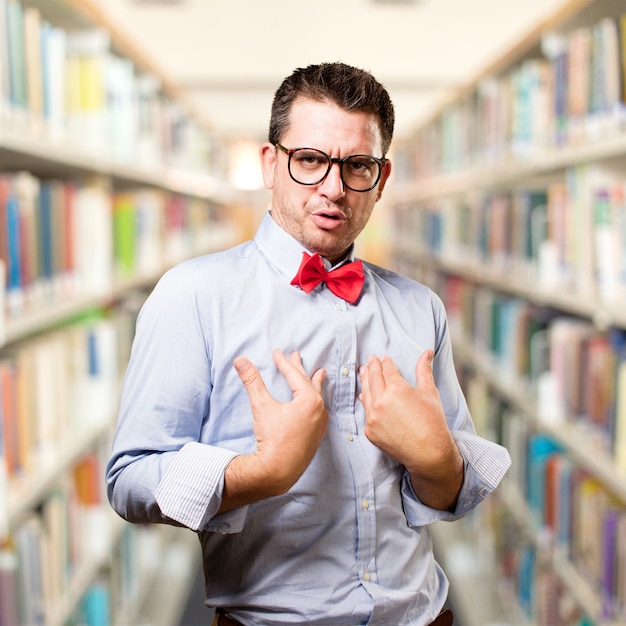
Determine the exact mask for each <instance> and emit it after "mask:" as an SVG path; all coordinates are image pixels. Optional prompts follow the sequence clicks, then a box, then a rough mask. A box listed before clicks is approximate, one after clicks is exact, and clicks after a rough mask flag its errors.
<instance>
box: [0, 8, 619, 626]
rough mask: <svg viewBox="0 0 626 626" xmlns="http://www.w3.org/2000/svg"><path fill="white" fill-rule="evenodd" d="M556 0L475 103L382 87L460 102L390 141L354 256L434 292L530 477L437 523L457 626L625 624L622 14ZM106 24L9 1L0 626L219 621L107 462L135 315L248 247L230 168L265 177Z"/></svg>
mask: <svg viewBox="0 0 626 626" xmlns="http://www.w3.org/2000/svg"><path fill="white" fill-rule="evenodd" d="M154 1H155V2H156V0H154ZM359 1H360V0H359ZM450 1H451V0H450ZM356 2H357V0H354V7H356ZM463 2H464V3H467V4H469V0H463ZM108 4H110V6H111V7H113V6H114V5H115V6H116V7H117V10H118V11H119V12H120V15H124V10H130V7H131V5H132V6H133V8H134V10H139V8H138V5H143V4H146V5H147V4H149V2H148V0H142V1H141V2H140V1H139V0H137V1H136V2H130V0H129V2H127V3H124V2H122V1H121V0H119V1H116V2H110V3H108ZM158 4H160V5H161V6H160V7H159V9H158V11H163V12H166V11H179V10H183V9H184V6H183V5H184V4H185V3H184V2H182V0H181V1H180V2H178V1H175V0H170V1H167V0H161V1H160V2H159V3H158ZM179 4H180V6H177V5H179ZM190 4H193V3H190ZM287 4H288V3H285V5H287ZM375 4H377V5H378V6H377V8H376V9H375V10H379V11H381V13H380V14H379V15H378V17H380V22H381V23H382V22H384V19H383V13H382V11H383V9H382V7H381V6H380V5H382V4H392V3H391V2H390V1H389V0H388V1H387V2H383V0H379V1H378V2H376V3H375ZM396 4H397V3H396ZM401 4H405V5H408V4H409V2H408V0H405V2H403V3H401ZM419 4H420V5H423V6H422V8H423V10H424V11H425V14H424V19H426V17H427V14H428V12H429V11H431V10H435V9H434V7H433V6H432V5H434V4H435V3H434V0H432V2H428V1H424V2H420V3H419ZM473 4H474V5H475V8H476V11H475V12H477V13H480V11H479V10H478V9H481V8H482V9H485V7H487V8H488V9H489V10H490V11H491V12H493V13H495V12H496V10H497V9H498V7H499V10H501V8H502V7H501V3H497V2H496V3H494V2H491V0H474V3H473ZM523 4H528V5H529V6H530V5H531V4H532V5H533V6H534V5H535V4H537V5H540V4H541V2H538V3H535V2H530V0H529V1H528V2H527V3H517V5H518V6H517V10H519V7H520V6H521V5H523ZM544 4H546V5H547V4H550V5H551V6H554V7H557V6H558V10H557V9H555V10H554V11H552V12H551V13H550V14H549V15H547V16H544V18H543V19H541V20H535V21H533V22H532V24H531V23H530V22H529V24H528V27H527V28H526V29H525V30H524V32H519V33H518V35H517V36H516V37H514V38H512V39H511V41H510V42H508V45H507V46H506V47H505V48H504V49H501V48H498V53H497V55H495V56H494V54H495V53H493V51H492V55H491V56H492V58H491V59H490V61H491V62H490V63H489V64H488V65H487V66H486V67H487V69H484V70H482V71H478V70H477V71H476V72H474V74H472V76H471V77H467V80H465V81H464V82H463V84H462V85H460V84H459V83H458V82H455V81H452V82H453V85H452V86H451V87H450V86H449V82H450V81H451V80H452V79H451V78H450V75H447V74H442V75H441V76H425V77H424V76H422V78H421V79H420V80H419V81H408V82H407V81H404V80H402V79H400V78H397V80H395V82H394V80H393V79H392V80H391V82H392V84H394V87H395V88H398V85H400V91H401V92H403V94H404V95H405V96H407V98H408V95H409V94H408V92H409V91H410V92H411V94H410V95H411V96H415V95H416V93H415V92H422V91H424V92H425V91H428V90H429V89H434V87H433V85H434V86H435V87H437V89H439V88H440V87H441V85H444V87H445V86H446V85H447V86H448V87H450V88H446V89H443V91H444V92H445V97H438V98H437V99H436V105H435V106H433V107H431V109H429V112H428V114H424V111H423V110H420V115H419V116H417V117H419V123H416V124H415V126H414V127H412V128H411V129H410V130H403V132H402V133H401V134H399V136H398V137H397V139H394V143H393V145H392V153H391V155H390V157H391V160H392V162H393V180H392V181H391V183H390V185H389V186H388V187H387V188H386V189H385V196H384V202H385V204H384V206H382V201H381V209H377V211H376V212H375V213H376V216H375V218H374V221H373V222H372V225H371V227H368V229H367V230H366V231H365V232H364V233H363V237H362V239H361V240H360V241H358V242H357V246H358V247H357V252H358V253H359V255H360V256H363V257H364V258H366V259H367V260H370V261H372V262H374V263H380V264H382V265H386V264H391V265H392V266H393V269H395V270H397V271H399V272H401V273H403V274H405V275H408V276H410V277H412V278H415V279H416V280H418V281H420V282H422V283H424V284H426V285H428V286H429V287H430V288H431V289H432V290H433V291H434V292H436V293H437V294H438V295H439V296H440V297H441V299H442V300H443V302H444V304H445V307H446V311H447V314H448V319H447V323H448V327H449V331H450V334H451V337H452V341H453V350H454V359H455V366H456V369H457V373H458V377H459V380H460V382H461V385H462V388H463V392H464V394H465V396H466V398H467V400H468V404H469V407H470V410H471V413H472V416H473V418H474V421H475V423H476V427H477V430H478V431H479V433H480V434H481V435H483V436H484V437H485V438H487V439H490V440H492V441H495V442H498V443H500V444H502V445H503V446H505V447H506V448H507V449H508V450H509V451H510V454H511V457H512V459H513V465H512V467H511V469H510V471H509V472H508V474H507V475H506V476H505V479H504V481H503V482H502V484H501V485H500V487H499V488H498V489H497V490H496V491H495V492H494V494H493V495H492V496H491V497H489V498H488V499H487V500H486V501H485V502H484V503H483V504H481V506H480V507H478V508H477V509H476V510H475V511H472V512H471V513H470V514H468V515H467V516H466V517H465V518H463V519H462V520H459V521H457V522H454V523H444V522H439V523H436V524H433V525H432V528H431V530H432V537H433V543H434V548H435V553H436V555H437V559H438V561H439V562H440V563H441V564H442V566H443V568H444V571H445V573H446V575H447V576H448V578H449V580H450V597H449V603H450V605H451V606H452V608H453V609H454V611H455V614H456V620H455V626H623V625H624V624H626V307H625V306H624V303H625V302H626V0H560V1H559V0H553V1H552V2H550V3H548V2H547V1H546V2H545V3H544ZM125 5H127V6H126V9H124V6H125ZM166 5H169V6H166ZM347 5H350V6H352V4H350V3H348V2H347V0H346V2H345V3H344V4H342V9H345V8H346V6H347ZM106 6H107V2H98V1H97V0H0V626H177V625H179V626H204V625H205V624H210V623H211V619H212V612H211V611H210V610H208V609H206V608H204V607H203V596H204V593H203V580H202V576H201V573H200V572H201V563H200V548H199V545H198V539H197V536H196V535H195V534H194V533H192V532H190V531H188V530H184V529H181V528H176V527H170V526H166V525H150V526H147V525H146V526H144V525H139V524H134V525H133V524H127V523H125V522H123V521H122V520H121V519H120V518H119V517H117V516H116V515H115V514H114V513H113V512H112V510H111V508H110V506H109V504H108V501H107V498H106V494H105V492H104V490H105V485H104V467H105V463H106V460H107V458H108V455H109V452H110V447H111V441H112V436H113V432H114V429H115V425H116V421H117V411H118V402H119V393H120V386H121V381H122V378H123V376H124V373H125V369H126V365H127V363H128V359H129V356H130V349H131V343H132V340H133V336H134V328H135V322H136V319H137V315H138V313H139V310H140V308H141V306H142V305H143V303H144V301H145V299H146V297H147V296H148V294H149V293H150V292H151V290H152V289H153V287H154V285H155V284H156V282H157V280H158V279H159V278H160V277H161V276H162V275H163V274H164V273H165V272H166V271H167V270H168V269H169V268H171V267H172V266H173V265H175V264H177V263H179V262H181V261H184V260H186V259H189V258H191V257H195V256H199V255H202V254H205V253H209V252H213V251H218V250H222V249H224V248H227V247H230V246H232V245H234V244H236V243H239V242H241V241H244V240H246V239H249V238H250V237H251V235H252V234H253V233H254V231H255V230H256V226H257V224H258V221H259V218H260V216H261V215H262V213H263V212H264V211H265V210H266V206H267V198H268V197H267V195H265V190H261V191H259V190H258V189H252V187H254V185H252V184H250V185H249V186H248V187H246V185H245V184H244V185H243V186H238V184H239V183H240V182H241V180H239V183H238V182H237V180H238V179H237V177H236V176H234V172H233V170H234V163H235V161H237V165H238V166H241V167H239V168H238V169H237V172H236V173H237V174H241V173H242V172H243V173H244V174H246V173H248V175H249V179H246V181H245V182H246V184H247V183H250V180H251V179H252V178H255V176H256V178H255V184H256V183H258V171H257V170H258V165H256V159H257V158H258V155H257V150H258V143H259V142H260V141H263V140H264V138H265V137H264V136H263V137H262V138H261V139H259V138H258V137H254V141H252V140H251V139H250V136H249V135H247V134H245V133H243V131H242V132H241V133H239V134H232V129H231V130H230V131H229V133H226V132H225V131H224V129H215V128H214V127H212V126H211V124H209V123H207V120H206V119H205V118H204V117H203V116H202V114H201V113H200V111H199V109H198V107H197V106H196V104H197V101H194V102H192V101H191V100H190V99H189V97H188V95H189V92H190V91H193V90H194V89H195V90H201V89H203V81H202V80H200V79H197V80H196V79H195V78H194V77H191V78H190V77H189V76H186V77H184V78H185V80H186V84H187V89H186V90H185V89H181V88H180V85H179V84H177V82H176V81H175V80H172V78H171V76H170V71H171V70H172V67H160V66H159V64H158V63H155V62H154V59H153V58H151V57H150V55H149V54H147V53H146V52H145V50H146V49H147V48H144V47H141V46H140V45H139V43H138V42H139V40H140V39H141V38H140V37H137V42H135V40H134V39H135V38H134V37H133V36H132V28H131V29H130V31H131V33H130V34H129V32H128V29H127V28H121V27H120V22H119V21H116V20H115V19H113V18H114V16H115V15H116V12H115V11H113V9H111V11H110V12H109V10H108V9H106V8H105V7H106ZM359 6H361V5H359ZM292 8H293V7H292ZM361 8H363V7H361ZM386 9H390V7H386V8H385V11H386ZM405 9H406V7H405ZM391 10H398V11H401V10H403V9H401V8H400V7H399V6H395V7H394V9H391ZM320 12H321V13H323V11H322V10H321V9H320ZM356 13H358V11H356V12H355V15H356ZM487 13H489V11H485V15H483V16H482V18H481V19H483V20H486V21H488V18H489V16H488V15H487ZM459 14H461V13H460V9H459ZM159 15H160V16H161V19H162V18H163V16H164V15H166V16H167V15H168V14H167V13H160V14H159ZM368 15H371V13H368ZM384 15H385V16H387V15H388V14H387V13H386V12H385V13H384ZM398 15H400V13H398ZM169 17H170V18H172V19H173V14H169ZM217 17H218V16H217V13H216V23H217ZM275 17H276V16H274V18H275ZM385 19H387V18H385ZM396 21H397V17H396ZM311 23H312V24H316V23H317V22H315V20H313V19H311ZM376 23H378V22H376ZM372 24H373V22H372V23H370V24H368V25H367V28H365V27H363V28H362V29H361V30H360V31H359V32H361V33H362V32H371V30H372ZM447 27H450V24H447ZM225 30H226V29H225ZM356 30H359V29H356ZM466 30H467V31H470V30H471V28H467V29H466ZM493 30H494V29H492V31H493ZM242 31H245V29H243V26H242ZM246 32H247V31H246ZM228 33H229V35H232V36H233V38H234V39H235V40H236V37H235V36H234V35H233V29H232V28H231V25H229V29H228ZM248 34H250V33H248ZM202 35H203V36H204V37H207V38H209V37H211V35H212V32H211V30H210V28H209V26H208V25H207V26H206V30H205V31H203V33H202ZM466 35H467V37H468V39H469V38H470V35H471V33H470V32H467V33H466ZM459 37H460V36H459ZM494 37H495V32H494ZM305 40H306V37H303V39H302V41H305ZM289 41H291V40H289ZM316 41H317V40H316ZM370 43H371V42H370ZM433 45H434V44H433ZM290 46H292V47H297V46H293V44H291V43H290V44H289V45H287V43H286V42H285V41H282V40H281V41H280V42H276V49H277V50H278V49H279V48H280V49H283V51H284V50H288V49H289V47H290ZM306 47H307V48H311V47H314V46H306ZM318 47H319V46H318ZM370 47H372V46H370ZM377 54H378V56H381V55H382V56H384V50H383V52H382V53H381V52H380V50H377ZM431 56H436V55H431ZM195 60H196V61H197V59H195ZM202 61H203V63H215V61H214V60H212V59H210V58H207V59H202ZM274 61H275V62H274V63H273V65H277V66H278V65H280V63H278V61H276V60H274ZM408 61H409V62H410V63H415V64H418V63H423V62H424V61H423V59H417V60H416V59H414V58H412V57H411V58H409V59H408ZM431 63H433V64H434V59H432V60H431V59H428V61H427V64H428V65H429V66H430V64H431ZM481 67H485V66H484V65H482V66H481ZM291 69H292V68H291V67H289V68H288V69H287V70H285V73H286V72H288V71H290V70H291ZM374 73H376V72H374ZM231 79H233V77H231V76H217V77H214V78H213V81H212V82H210V84H209V87H212V88H215V89H217V87H218V86H219V85H222V86H224V85H227V84H230V82H229V81H230V80H231ZM185 80H183V81H182V82H185ZM233 80H234V79H233ZM255 80H256V79H255ZM268 81H269V79H268ZM252 82H253V83H254V84H251V85H244V86H242V85H239V86H238V87H237V89H238V91H239V92H240V93H239V95H240V96H243V98H244V99H247V100H248V103H250V104H252V103H256V101H257V100H256V96H258V95H259V94H260V93H261V92H262V91H263V90H264V89H265V88H266V85H265V81H264V79H263V77H262V76H261V75H259V77H258V80H257V82H254V81H252ZM189 85H191V87H190V86H189ZM274 87H275V85H274ZM237 89H236V90H235V91H237ZM252 92H254V93H252ZM405 92H406V93H405ZM437 93H438V95H439V96H442V92H441V91H438V92H437ZM418 95H419V94H418ZM400 99H402V98H400ZM218 104H219V103H218ZM264 106H265V107H269V102H265V103H264ZM221 108H222V109H224V108H228V107H224V106H223V105H222V107H221ZM232 108H233V109H236V108H237V107H236V106H235V104H234V103H233V105H232ZM251 117H252V116H251ZM417 117H416V119H417ZM242 124H243V117H242ZM257 140H258V141H257ZM251 146H252V147H251ZM251 154H252V158H253V159H254V160H255V167H256V169H255V170H254V172H253V174H255V176H252V175H250V174H249V172H250V158H251ZM367 573H368V574H369V572H367ZM388 626H395V625H391V624H390V625H388Z"/></svg>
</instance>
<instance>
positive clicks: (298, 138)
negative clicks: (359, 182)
mask: <svg viewBox="0 0 626 626" xmlns="http://www.w3.org/2000/svg"><path fill="white" fill-rule="evenodd" d="M281 144H282V145H283V146H285V147H286V148H289V149H291V148H317V149H318V150H322V151H323V152H325V153H326V154H328V155H329V156H330V157H337V158H345V157H347V156H350V155H352V154H367V155H371V156H375V157H381V156H382V149H381V137H380V130H379V126H378V121H377V117H376V116H375V115H373V114H370V113H362V112H348V111H345V110H343V109H342V108H340V107H338V106H336V105H335V104H331V103H329V102H317V101H314V100H309V99H305V98H299V99H297V100H296V101H295V102H294V103H293V106H292V108H291V117H290V124H289V127H288V129H287V132H286V133H285V134H284V135H283V137H282V138H281ZM261 162H262V166H263V177H264V180H265V186H266V187H267V188H268V189H271V190H272V217H273V218H274V220H275V221H276V222H277V223H278V224H279V225H280V226H281V227H282V228H283V229H284V230H285V231H287V232H288V233H289V234H290V235H291V236H292V237H294V238H295V239H297V240H298V241H299V242H300V243H301V244H302V245H304V246H305V247H306V248H308V249H309V250H311V251H313V252H318V253H319V254H320V255H321V256H323V257H325V258H327V259H329V260H330V261H331V262H334V261H337V260H339V259H341V258H342V257H343V255H344V254H345V252H346V251H347V250H348V248H349V247H350V246H351V245H352V243H353V242H354V240H355V239H356V237H357V236H358V235H359V233H360V232H361V231H362V230H363V228H364V227H365V225H366V224H367V221H368V220H369V218H370V215H371V214H372V210H373V209H374V204H375V203H376V202H377V201H378V200H379V199H380V196H381V193H382V190H383V187H384V186H385V183H386V181H387V178H388V177H389V173H390V171H391V165H390V164H389V163H387V165H385V166H384V167H383V170H382V173H381V177H380V181H379V183H378V185H376V187H374V189H372V190H371V191H367V192H358V191H352V190H351V189H348V188H347V187H346V186H345V185H344V184H343V182H342V180H341V175H340V171H339V165H338V164H336V163H334V164H333V165H332V167H331V169H330V172H329V174H328V176H327V177H326V178H325V179H324V180H323V181H322V182H321V183H318V184H317V185H310V186H307V185H300V184H298V183H297V182H295V181H294V180H292V179H291V177H290V176H289V170H288V167H287V162H288V156H287V154H285V153H284V152H282V151H281V150H277V149H276V148H275V147H274V146H272V144H270V143H265V144H263V146H262V147H261Z"/></svg>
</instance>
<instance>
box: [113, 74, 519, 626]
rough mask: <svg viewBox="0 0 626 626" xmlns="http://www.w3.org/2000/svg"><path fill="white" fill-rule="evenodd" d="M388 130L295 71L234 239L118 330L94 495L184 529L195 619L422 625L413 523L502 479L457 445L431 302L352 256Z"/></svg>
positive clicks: (431, 618) (346, 90)
mask: <svg viewBox="0 0 626 626" xmlns="http://www.w3.org/2000/svg"><path fill="white" fill-rule="evenodd" d="M393 124H394V113H393V106H392V103H391V101H390V99H389V96H388V94H387V92H386V90H385V89H384V88H383V87H382V86H381V85H380V84H379V83H378V82H377V81H376V80H375V79H374V78H373V77H372V76H371V75H370V74H369V73H367V72H364V71H362V70H359V69H356V68H353V67H350V66H347V65H345V64H342V63H331V64H322V65H318V66H310V67H307V68H305V69H299V70H296V71H295V72H294V73H293V74H292V75H291V76H290V77H288V78H287V79H285V81H284V82H283V84H282V85H281V86H280V88H279V89H278V91H277V92H276V95H275V98H274V102H273V106H272V117H271V122H270V129H269V141H268V142H267V143H264V144H263V145H262V147H261V151H260V156H261V163H262V168H263V175H264V180H265V184H266V186H267V187H268V188H269V189H271V190H272V204H271V211H270V212H269V213H268V214H267V215H266V216H265V217H264V219H263V221H262V223H261V225H260V227H259V230H258V232H257V234H256V236H255V239H254V240H253V241H251V242H247V243H245V244H243V245H241V246H238V247H236V248H234V249H231V250H227V251H225V252H221V253H217V254H212V255H208V256H205V257H201V258H197V259H194V260H191V261H188V262H185V263H183V264H181V265H179V266H177V267H175V268H173V269H172V270H170V271H169V272H168V273H166V275H165V276H164V277H163V278H162V279H161V281H160V282H159V284H158V285H157V286H156V288H155V290H154V292H153V293H152V294H151V296H150V297H149V298H148V300H147V302H146V304H145V306H144V308H143V310H142V312H141V314H140V317H139V319H138V324H137V332H136V338H135V342H134V346H133V351H132V356H131V360H130V364H129V368H128V373H127V377H126V381H125V384H124V389H123V395H122V402H121V411H120V421H119V426H118V431H117V435H116V438H115V442H114V447H113V454H112V457H111V461H110V463H109V468H108V484H109V498H110V501H111V503H112V505H113V507H114V508H115V510H116V511H117V512H118V513H119V514H120V515H121V516H122V517H124V518H126V519H128V520H130V521H135V522H164V523H171V524H181V525H184V526H187V527H189V528H191V529H193V530H194V531H197V532H198V534H199V538H200V542H201V545H202V550H203V557H204V572H205V580H206V593H207V600H206V604H207V605H208V606H212V607H218V616H217V617H216V621H215V623H216V624H217V623H219V624H244V625H251V624H254V625H258V624H263V625H270V626H273V625H278V624H306V625H322V624H324V625H333V626H340V625H356V624H379V625H384V626H399V625H405V624H406V625H411V626H425V625H427V624H431V623H437V624H439V623H442V624H443V623H444V621H443V619H444V618H441V619H440V620H439V619H438V618H437V616H438V615H439V613H440V611H441V609H442V607H443V605H444V602H445V600H446V597H447V592H448V583H447V581H446V578H445V576H444V574H443V572H442V571H441V569H440V567H439V566H438V564H437V563H436V562H435V560H434V557H433V552H432V543H431V538H430V535H429V533H428V529H427V525H428V524H430V523H432V522H435V521H437V520H453V519H456V518H458V517H460V516H462V515H464V514H465V513H467V512H468V511H469V510H470V509H471V508H473V507H474V506H475V505H476V504H477V503H478V502H480V501H481V500H483V499H484V498H485V497H486V496H487V495H488V494H489V493H490V492H491V491H493V489H495V487H496V486H497V485H498V483H499V481H500V480H501V478H502V476H503V474H504V473H505V472H506V470H507V468H508V466H509V463H510V459H509V456H508V453H507V452H506V450H504V449H503V448H501V447H500V446H498V445H496V444H494V443H491V442H488V441H486V440H484V439H481V438H479V437H478V436H477V435H476V434H475V432H474V427H473V425H472V421H471V418H470V416H469V414H468V410H467V406H466V403H465V400H464V398H463V395H462V393H461V391H460V388H459V384H458V381H457V379H456V375H455V371H454V367H453V361H452V352H451V347H450V339H449V335H448V329H447V324H446V318H445V313H444V309H443V306H442V304H441V302H440V300H439V299H438V298H437V297H436V296H435V295H434V294H433V293H432V292H431V291H430V290H429V289H427V288H426V287H424V286H422V285H420V284H418V283H415V282H413V281H411V280H409V279H407V278H404V277H402V276H399V275H397V274H395V273H393V272H390V271H387V270H383V269H381V268H379V267H375V266H372V265H369V264H367V263H361V262H360V261H355V260H354V258H353V242H354V240H355V238H356V237H357V236H358V234H359V233H360V232H361V231H362V230H363V228H364V226H365V225H366V223H367V221H368V219H369V217H370V215H371V213H372V210H373V209H374V205H375V204H376V202H377V201H378V200H379V199H380V197H381V194H382V192H383V189H384V187H385V184H386V183H387V180H388V178H389V174H390V171H391V164H390V162H389V161H388V160H387V159H386V158H385V155H386V153H387V150H388V148H389V145H390V142H391V137H392V133H393ZM317 255H319V256H317ZM301 262H302V264H301ZM330 268H333V271H332V272H330V273H328V274H327V273H326V270H327V269H330ZM335 268H337V269H335ZM361 270H362V271H363V274H364V275H363V276H362V275H361ZM342 274H343V275H345V278H346V281H347V282H344V281H343V280H341V279H340V277H341V275H342ZM320 277H321V278H323V280H322V281H321V282H319V281H320ZM346 284H347V291H342V289H344V287H345V285H346ZM436 619H437V620H438V621H435V620H436ZM445 623H451V621H450V620H449V621H447V622H445Z"/></svg>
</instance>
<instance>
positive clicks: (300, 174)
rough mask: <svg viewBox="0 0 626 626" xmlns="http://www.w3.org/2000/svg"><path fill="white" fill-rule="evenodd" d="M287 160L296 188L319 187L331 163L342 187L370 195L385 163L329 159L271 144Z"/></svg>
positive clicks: (311, 151) (318, 153) (364, 156)
mask: <svg viewBox="0 0 626 626" xmlns="http://www.w3.org/2000/svg"><path fill="white" fill-rule="evenodd" d="M275 145H276V147H277V148H280V149H281V150H282V151H283V152H284V153H285V154H286V155H287V156H288V157H289V160H288V162H287V169H288V170H289V176H291V178H292V180H294V181H295V182H296V183H299V184H300V185H319V184H320V183H321V182H322V181H323V180H324V179H325V178H326V177H327V176H328V174H329V172H330V168H331V167H332V165H333V163H338V164H339V172H340V175H341V180H342V181H343V184H344V185H345V186H346V187H347V188H348V189H352V191H370V190H371V189H374V187H376V185H377V184H378V181H379V180H380V175H381V174H382V171H383V167H384V165H385V163H387V159H385V158H382V159H378V158H376V157H373V156H370V155H369V154H351V155H350V156H347V157H345V158H343V159H339V158H337V157H330V156H328V155H327V154H326V153H325V152H322V151H321V150H317V149H316V148H291V149H290V148H285V146H282V145H281V144H279V143H277V144H275Z"/></svg>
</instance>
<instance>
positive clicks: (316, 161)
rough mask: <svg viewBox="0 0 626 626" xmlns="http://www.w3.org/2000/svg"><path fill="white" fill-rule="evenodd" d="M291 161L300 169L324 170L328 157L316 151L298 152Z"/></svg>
mask: <svg viewBox="0 0 626 626" xmlns="http://www.w3.org/2000/svg"><path fill="white" fill-rule="evenodd" d="M293 159H294V160H295V161H296V163H297V164H298V165H299V166H301V167H307V168H320V167H322V168H324V167H327V165H328V157H327V156H326V155H325V154H324V153H323V152H317V151H316V150H298V151H297V152H295V153H294V155H293Z"/></svg>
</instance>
